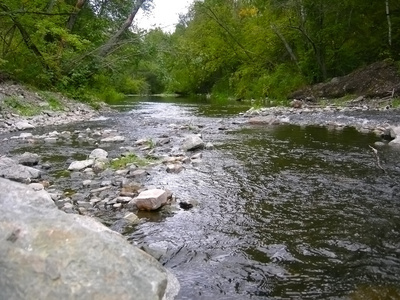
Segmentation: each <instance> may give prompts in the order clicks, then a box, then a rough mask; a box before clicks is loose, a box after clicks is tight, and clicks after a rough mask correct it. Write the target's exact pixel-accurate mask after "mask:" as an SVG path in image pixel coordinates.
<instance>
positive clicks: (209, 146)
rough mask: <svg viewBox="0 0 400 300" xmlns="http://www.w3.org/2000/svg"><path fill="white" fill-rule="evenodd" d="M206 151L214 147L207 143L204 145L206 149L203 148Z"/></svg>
mask: <svg viewBox="0 0 400 300" xmlns="http://www.w3.org/2000/svg"><path fill="white" fill-rule="evenodd" d="M205 148H206V149H207V150H212V149H214V145H213V144H212V143H210V142H208V143H207V144H206V147H205Z"/></svg>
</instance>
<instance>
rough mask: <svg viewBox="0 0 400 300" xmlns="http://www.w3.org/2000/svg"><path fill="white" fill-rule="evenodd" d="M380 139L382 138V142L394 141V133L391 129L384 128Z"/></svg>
mask: <svg viewBox="0 0 400 300" xmlns="http://www.w3.org/2000/svg"><path fill="white" fill-rule="evenodd" d="M381 137H382V138H383V139H384V140H387V141H391V140H394V139H395V138H396V133H395V132H394V130H393V128H392V127H390V128H386V129H385V130H384V131H383V133H382V135H381Z"/></svg>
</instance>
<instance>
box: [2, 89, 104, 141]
mask: <svg viewBox="0 0 400 300" xmlns="http://www.w3.org/2000/svg"><path fill="white" fill-rule="evenodd" d="M96 104H97V105H98V107H97V108H98V109H94V108H93V107H92V106H90V105H88V104H85V103H81V102H77V101H75V100H72V99H69V98H66V97H64V96H63V95H61V94H58V93H51V92H39V91H38V92H34V91H30V90H29V89H27V88H25V87H23V86H21V85H18V84H12V83H2V84H0V134H2V133H7V132H16V131H20V130H27V129H34V128H36V127H45V126H56V125H62V124H68V123H73V122H80V121H86V120H93V119H96V118H99V117H100V116H101V114H103V113H105V112H110V111H111V109H110V108H109V107H108V106H106V105H104V104H103V103H96ZM24 114H25V115H24Z"/></svg>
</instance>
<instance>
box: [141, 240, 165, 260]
mask: <svg viewBox="0 0 400 300" xmlns="http://www.w3.org/2000/svg"><path fill="white" fill-rule="evenodd" d="M143 248H144V251H146V252H147V253H148V254H150V255H151V256H153V257H154V258H155V259H157V260H159V259H160V258H161V257H162V256H163V255H166V254H167V252H168V249H169V243H168V242H167V241H159V242H154V243H151V244H149V245H145V246H144V247H143Z"/></svg>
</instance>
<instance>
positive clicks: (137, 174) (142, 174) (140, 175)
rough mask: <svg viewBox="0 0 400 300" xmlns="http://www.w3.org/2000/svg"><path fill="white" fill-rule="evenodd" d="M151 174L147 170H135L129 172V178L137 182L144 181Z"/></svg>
mask: <svg viewBox="0 0 400 300" xmlns="http://www.w3.org/2000/svg"><path fill="white" fill-rule="evenodd" d="M148 174H149V173H147V171H146V170H143V169H138V170H133V171H129V174H128V175H129V177H131V178H134V179H135V180H140V179H144V178H146V176H147V175H148Z"/></svg>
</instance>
